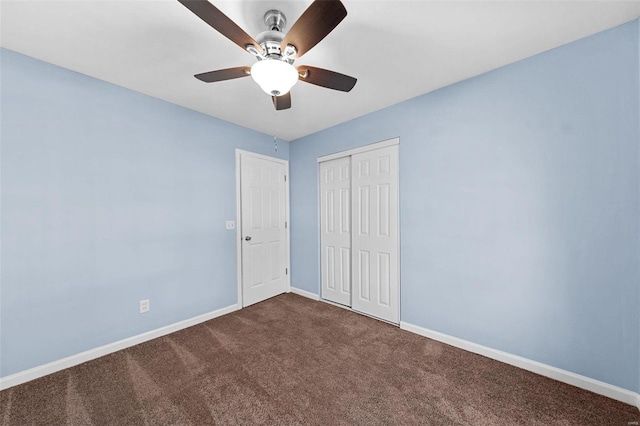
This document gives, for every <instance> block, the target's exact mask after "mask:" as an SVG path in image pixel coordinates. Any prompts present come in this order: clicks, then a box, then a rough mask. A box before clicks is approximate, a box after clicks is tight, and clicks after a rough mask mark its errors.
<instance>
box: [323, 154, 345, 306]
mask: <svg viewBox="0 0 640 426" xmlns="http://www.w3.org/2000/svg"><path fill="white" fill-rule="evenodd" d="M350 168H351V158H350V157H344V158H338V159H336V160H330V161H325V162H322V163H320V194H321V195H320V197H321V198H320V209H321V210H320V211H321V213H320V222H321V223H320V253H321V254H320V257H321V259H320V262H321V265H322V272H321V277H322V298H323V299H327V300H331V301H332V302H336V303H340V304H343V305H347V306H351V267H350V264H351V214H350V210H351V170H350Z"/></svg>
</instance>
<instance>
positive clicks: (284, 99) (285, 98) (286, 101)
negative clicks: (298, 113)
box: [271, 92, 291, 111]
mask: <svg viewBox="0 0 640 426" xmlns="http://www.w3.org/2000/svg"><path fill="white" fill-rule="evenodd" d="M271 100H272V101H273V106H274V107H276V109H277V110H278V111H280V110H282V109H289V108H291V92H287V93H285V94H284V95H282V96H272V97H271Z"/></svg>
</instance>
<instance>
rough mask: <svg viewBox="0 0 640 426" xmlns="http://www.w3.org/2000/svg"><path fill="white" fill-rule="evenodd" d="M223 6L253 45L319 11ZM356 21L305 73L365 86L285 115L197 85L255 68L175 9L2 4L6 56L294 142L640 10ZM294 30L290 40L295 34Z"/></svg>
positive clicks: (263, 0)
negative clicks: (327, 72)
mask: <svg viewBox="0 0 640 426" xmlns="http://www.w3.org/2000/svg"><path fill="white" fill-rule="evenodd" d="M213 3H214V4H215V5H216V6H217V7H218V8H219V9H220V10H222V11H223V12H224V13H225V14H227V15H228V16H229V17H230V18H231V19H233V20H234V21H236V23H238V24H239V25H240V26H241V27H242V28H244V29H245V31H247V32H248V33H249V34H250V35H252V36H254V37H255V36H256V35H257V34H258V33H260V32H261V31H263V30H264V25H263V23H262V16H263V15H264V12H265V11H267V10H268V9H274V8H275V9H280V10H282V11H283V12H284V13H285V15H286V17H287V20H288V25H287V28H290V27H291V24H292V23H293V22H294V21H295V20H296V19H297V18H298V16H300V14H301V13H302V12H303V11H304V10H305V9H306V7H308V5H309V4H310V3H311V1H310V0H297V1H281V0H260V1H257V0H255V1H237V0H236V1H221V0H213ZM343 3H344V4H345V7H346V8H347V11H348V15H347V17H346V18H345V20H344V21H343V22H342V23H341V24H340V25H339V26H338V27H337V28H336V29H335V30H334V31H333V32H332V33H331V34H329V36H328V37H327V38H325V39H324V40H323V41H322V42H320V44H318V45H317V46H316V47H315V48H314V49H313V50H311V51H310V52H309V53H307V54H306V55H305V56H304V57H303V58H301V59H299V60H297V61H296V65H300V64H305V65H312V66H318V67H321V68H327V69H331V70H334V71H338V72H341V73H344V74H349V75H352V76H354V77H357V78H358V83H357V84H356V86H355V88H354V89H353V90H352V91H351V92H350V93H342V92H338V91H333V90H328V89H324V88H321V87H317V86H313V85H311V84H305V83H298V84H297V85H296V86H295V87H294V88H293V89H292V91H291V95H292V108H291V109H290V110H284V111H278V112H277V113H276V112H275V111H274V109H273V106H272V104H271V99H270V97H269V96H268V95H266V94H265V93H264V92H262V91H261V90H260V88H259V87H258V86H257V85H256V84H255V83H254V82H253V80H252V79H251V78H243V79H238V80H230V81H226V82H219V83H211V84H206V83H203V82H200V81H198V80H196V79H195V78H194V77H193V75H194V74H197V73H201V72H205V71H211V70H215V69H220V68H229V67H235V66H240V65H251V64H253V63H254V62H255V58H254V57H253V56H251V55H250V54H248V53H246V52H244V51H243V50H242V49H240V48H238V46H236V45H235V44H233V43H232V42H230V41H229V40H227V39H226V38H225V37H223V36H222V35H220V34H219V33H217V32H216V31H215V30H213V29H212V28H211V27H209V26H208V25H207V24H205V23H204V22H202V21H201V20H200V19H199V18H198V17H196V16H195V15H194V14H192V13H191V12H190V11H189V10H187V9H186V8H185V7H184V6H182V5H181V4H180V3H178V2H177V1H176V0H163V1H139V0H138V1H133V0H126V1H116V0H113V1H86V0H85V1H80V0H75V1H27V0H22V1H4V0H3V1H2V2H1V3H0V7H1V9H0V14H1V18H0V19H1V24H2V29H1V33H0V37H1V38H0V43H1V45H2V46H3V47H6V48H8V49H11V50H14V51H17V52H20V53H24V54H26V55H29V56H32V57H35V58H38V59H41V60H44V61H46V62H50V63H53V64H56V65H60V66H62V67H65V68H68V69H71V70H74V71H77V72H80V73H83V74H87V75H90V76H93V77H96V78H99V79H101V80H105V81H108V82H111V83H114V84H117V85H119V86H123V87H127V88H129V89H132V90H135V91H138V92H141V93H145V94H147V95H151V96H153V97H156V98H159V99H163V100H166V101H169V102H172V103H175V104H178V105H182V106H185V107H187V108H190V109H193V110H196V111H200V112H203V113H205V114H209V115H212V116H214V117H218V118H221V119H223V120H227V121H230V122H232V123H237V124H239V125H241V126H245V127H248V128H251V129H254V130H257V131H260V132H263V133H267V134H273V133H276V134H277V136H278V137H280V138H282V139H285V140H294V139H297V138H299V137H302V136H305V135H308V134H310V133H313V132H316V131H319V130H322V129H325V128H327V127H331V126H333V125H336V124H338V123H341V122H344V121H347V120H350V119H352V118H355V117H358V116H361V115H364V114H367V113H369V112H372V111H375V110H378V109H380V108H383V107H386V106H389V105H392V104H395V103H398V102H400V101H403V100H406V99H409V98H412V97H415V96H418V95H420V94H423V93H426V92H430V91H432V90H435V89H438V88H440V87H443V86H446V85H449V84H452V83H455V82H457V81H460V80H464V79H466V78H469V77H472V76H475V75H478V74H481V73H483V72H486V71H488V70H491V69H494V68H497V67H500V66H502V65H506V64H508V63H512V62H514V61H517V60H519V59H522V58H526V57H528V56H531V55H534V54H536V53H539V52H543V51H545V50H548V49H551V48H553V47H556V46H560V45H562V44H565V43H568V42H570V41H573V40H576V39H579V38H582V37H585V36H588V35H590V34H594V33H596V32H599V31H602V30H604V29H607V28H611V27H614V26H616V25H619V24H622V23H624V22H628V21H631V20H633V19H635V18H637V17H638V16H640V1H576V0H573V1H515V0H510V1H479V0H476V1H451V0H450V1H415V0H414V1H372V0H343ZM285 31H286V30H285Z"/></svg>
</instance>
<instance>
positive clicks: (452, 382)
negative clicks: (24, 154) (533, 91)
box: [0, 294, 640, 426]
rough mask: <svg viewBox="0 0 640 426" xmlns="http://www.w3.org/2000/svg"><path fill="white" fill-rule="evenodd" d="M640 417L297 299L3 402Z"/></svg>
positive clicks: (233, 411) (266, 305)
mask: <svg viewBox="0 0 640 426" xmlns="http://www.w3.org/2000/svg"><path fill="white" fill-rule="evenodd" d="M638 421H640V413H639V412H638V410H637V409H636V408H635V407H632V406H630V405H626V404H623V403H620V402H617V401H614V400H611V399H608V398H605V397H602V396H598V395H595V394H593V393H590V392H587V391H584V390H581V389H578V388H575V387H572V386H569V385H566V384H563V383H559V382H556V381H554V380H550V379H547V378H544V377H542V376H538V375H536V374H533V373H530V372H527V371H524V370H521V369H518V368H515V367H512V366H509V365H506V364H502V363H500V362H497V361H493V360H490V359H488V358H484V357H482V356H479V355H475V354H472V353H469V352H465V351H463V350H460V349H456V348H453V347H450V346H447V345H444V344H441V343H438V342H435V341H433V340H429V339H426V338H424V337H420V336H417V335H415V334H411V333H409V332H406V331H403V330H400V329H398V328H397V327H393V326H391V325H388V324H385V323H382V322H380V321H376V320H373V319H370V318H366V317H364V316H361V315H358V314H355V313H353V312H349V311H347V310H344V309H340V308H337V307H334V306H331V305H328V304H326V303H322V302H314V301H311V300H308V299H305V298H302V297H299V296H296V295H293V294H286V295H282V296H278V297H275V298H273V299H270V300H267V301H265V302H262V303H259V304H257V305H254V306H251V307H249V308H246V309H243V310H241V311H237V312H234V313H232V314H229V315H226V316H224V317H220V318H216V319H214V320H211V321H208V322H206V323H203V324H200V325H197V326H194V327H191V328H188V329H186V330H182V331H180V332H177V333H174V334H171V335H169V336H165V337H162V338H159V339H155V340H153V341H150V342H147V343H144V344H141V345H138V346H135V347H132V348H129V349H125V350H123V351H120V352H117V353H114V354H111V355H108V356H105V357H102V358H99V359H96V360H94V361H90V362H87V363H85V364H82V365H79V366H76V367H73V368H69V369H67V370H63V371H60V372H58V373H55V374H52V375H50V376H47V377H44V378H42V379H38V380H35V381H32V382H29V383H26V384H24V385H20V386H16V387H14V388H11V389H8V390H6V391H3V392H0V424H1V425H31V424H42V425H108V424H110V425H209V424H220V425H231V424H246V425H251V424H269V425H286V424H308V425H347V424H358V425H383V424H403V425H418V424H433V425H520V424H522V425H563V426H566V425H620V426H627V425H628V424H630V423H632V422H638Z"/></svg>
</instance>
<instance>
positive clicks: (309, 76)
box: [297, 65, 358, 92]
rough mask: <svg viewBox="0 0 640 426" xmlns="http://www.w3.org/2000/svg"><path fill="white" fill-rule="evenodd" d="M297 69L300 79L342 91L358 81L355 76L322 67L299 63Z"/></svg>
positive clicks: (345, 90) (350, 87)
mask: <svg viewBox="0 0 640 426" xmlns="http://www.w3.org/2000/svg"><path fill="white" fill-rule="evenodd" d="M297 70H298V77H299V80H300V81H304V82H306V83H311V84H315V85H316V86H322V87H326V88H327V89H333V90H340V91H343V92H348V91H350V90H351V89H353V86H355V85H356V82H357V81H358V79H357V78H353V77H350V76H348V75H345V74H340V73H339V72H335V71H330V70H325V69H323V68H316V67H308V66H306V65H300V66H299V67H297Z"/></svg>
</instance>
